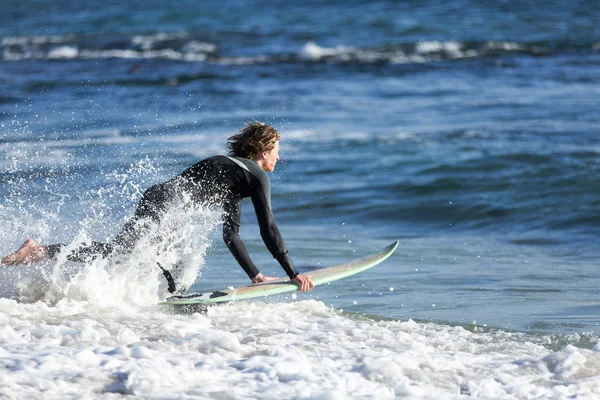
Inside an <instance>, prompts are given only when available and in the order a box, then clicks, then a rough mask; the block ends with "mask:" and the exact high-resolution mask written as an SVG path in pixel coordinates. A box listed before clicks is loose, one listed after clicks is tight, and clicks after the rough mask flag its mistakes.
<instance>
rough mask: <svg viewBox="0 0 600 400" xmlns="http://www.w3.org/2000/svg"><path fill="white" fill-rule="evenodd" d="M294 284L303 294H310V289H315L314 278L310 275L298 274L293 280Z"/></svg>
mask: <svg viewBox="0 0 600 400" xmlns="http://www.w3.org/2000/svg"><path fill="white" fill-rule="evenodd" d="M292 282H294V283H295V284H296V285H298V290H299V291H301V292H308V291H309V290H310V289H312V288H314V287H315V284H314V283H313V281H312V278H311V277H310V276H308V275H302V274H298V275H296V277H295V278H294V279H292Z"/></svg>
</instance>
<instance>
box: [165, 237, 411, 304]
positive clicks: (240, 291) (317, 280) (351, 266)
mask: <svg viewBox="0 0 600 400" xmlns="http://www.w3.org/2000/svg"><path fill="white" fill-rule="evenodd" d="M398 243H399V242H398V241H397V240H396V241H395V242H393V243H391V244H390V245H388V246H386V247H384V248H383V249H381V250H380V251H378V252H376V253H373V254H369V255H366V256H364V257H361V258H357V259H355V260H351V261H347V262H345V263H343V264H339V265H334V266H331V267H326V268H322V269H319V270H317V271H314V272H311V273H310V274H309V275H310V276H311V278H312V281H313V283H314V284H315V286H319V285H324V284H327V283H330V282H333V281H337V280H339V279H344V278H347V277H349V276H352V275H355V274H358V273H360V272H363V271H366V270H367V269H370V268H373V267H374V266H376V265H377V264H379V263H381V262H383V261H385V260H386V259H387V258H388V257H389V256H391V255H392V254H393V253H394V251H395V250H396V248H397V247H398ZM296 290H298V286H297V285H296V284H295V283H294V282H291V281H290V280H289V279H287V278H285V279H278V280H276V281H270V282H264V283H256V284H252V285H248V286H241V287H238V288H228V289H225V290H216V291H213V292H206V293H190V294H184V295H178V296H171V297H169V298H167V299H166V300H164V301H162V302H160V303H159V304H162V305H190V304H211V303H221V302H228V301H236V300H247V299H252V298H258V297H266V296H272V295H276V294H281V293H286V292H293V291H296Z"/></svg>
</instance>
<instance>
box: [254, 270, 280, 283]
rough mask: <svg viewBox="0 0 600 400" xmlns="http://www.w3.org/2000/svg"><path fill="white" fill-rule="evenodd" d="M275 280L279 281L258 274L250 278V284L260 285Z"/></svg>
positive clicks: (274, 277) (275, 277)
mask: <svg viewBox="0 0 600 400" xmlns="http://www.w3.org/2000/svg"><path fill="white" fill-rule="evenodd" d="M275 279H279V278H278V277H277V276H264V275H263V274H261V273H260V272H259V273H258V275H256V276H255V277H254V278H252V283H262V282H269V281H274V280H275Z"/></svg>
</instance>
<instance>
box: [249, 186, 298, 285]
mask: <svg viewBox="0 0 600 400" xmlns="http://www.w3.org/2000/svg"><path fill="white" fill-rule="evenodd" d="M258 189H259V190H256V191H255V192H254V193H253V194H252V204H254V210H255V212H256V218H257V219H258V226H259V227H260V236H261V237H262V239H263V241H264V242H265V245H266V246H267V249H269V251H270V252H271V254H272V255H273V257H274V258H275V259H276V260H277V262H279V265H281V267H282V268H283V270H284V271H285V273H286V274H287V276H288V277H289V278H290V279H291V280H293V279H294V278H295V277H296V276H298V271H296V268H294V264H293V263H292V260H291V258H290V256H289V254H288V251H287V249H286V248H285V243H284V242H283V238H282V237H281V233H280V232H279V228H278V227H277V224H276V223H275V218H274V217H273V212H272V211H271V208H270V207H269V204H270V201H268V200H270V199H268V198H267V196H269V197H270V190H269V191H268V192H269V193H265V192H264V191H263V190H260V189H261V188H258Z"/></svg>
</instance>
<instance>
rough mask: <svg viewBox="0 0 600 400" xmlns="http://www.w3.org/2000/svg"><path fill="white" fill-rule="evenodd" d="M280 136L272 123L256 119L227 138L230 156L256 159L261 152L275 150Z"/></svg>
mask: <svg viewBox="0 0 600 400" xmlns="http://www.w3.org/2000/svg"><path fill="white" fill-rule="evenodd" d="M280 137H281V135H280V134H279V132H277V129H275V128H273V127H272V126H271V125H267V124H264V123H262V122H258V121H254V122H251V123H249V124H247V125H246V126H244V127H243V128H242V129H240V131H239V132H238V133H237V134H236V135H233V136H231V137H229V138H227V150H228V151H229V155H230V156H234V157H243V158H249V159H254V158H255V157H256V156H257V155H259V154H260V153H266V152H269V151H271V150H273V149H274V148H275V143H277V141H278V140H279V139H280Z"/></svg>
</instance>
